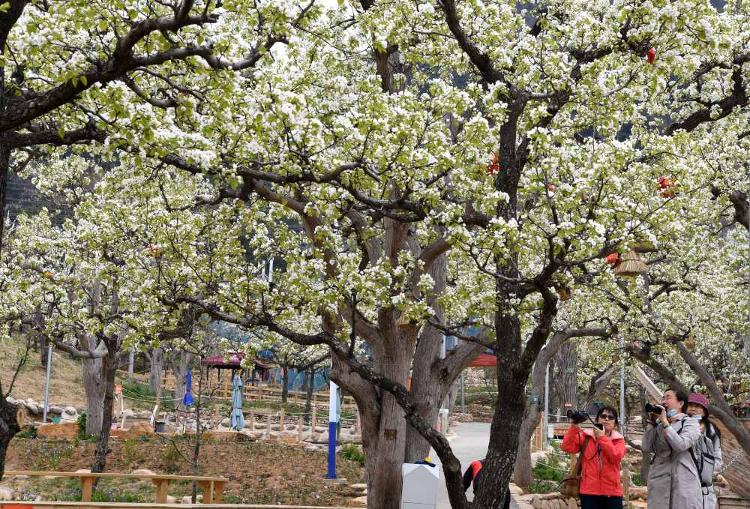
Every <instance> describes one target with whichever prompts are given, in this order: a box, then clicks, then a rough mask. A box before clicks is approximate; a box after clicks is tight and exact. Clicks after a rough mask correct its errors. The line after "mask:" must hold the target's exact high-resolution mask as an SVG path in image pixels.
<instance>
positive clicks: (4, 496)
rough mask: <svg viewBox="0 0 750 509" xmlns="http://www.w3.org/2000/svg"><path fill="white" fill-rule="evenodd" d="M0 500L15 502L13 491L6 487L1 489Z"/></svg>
mask: <svg viewBox="0 0 750 509" xmlns="http://www.w3.org/2000/svg"><path fill="white" fill-rule="evenodd" d="M0 500H13V490H12V489H10V488H6V487H4V486H2V487H0Z"/></svg>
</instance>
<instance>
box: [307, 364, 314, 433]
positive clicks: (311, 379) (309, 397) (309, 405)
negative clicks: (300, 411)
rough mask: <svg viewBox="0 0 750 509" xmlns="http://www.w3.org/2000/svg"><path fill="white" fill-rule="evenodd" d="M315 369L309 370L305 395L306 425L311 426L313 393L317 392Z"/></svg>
mask: <svg viewBox="0 0 750 509" xmlns="http://www.w3.org/2000/svg"><path fill="white" fill-rule="evenodd" d="M315 371H316V369H315V368H310V369H308V370H307V392H306V394H305V424H310V417H311V414H312V399H313V391H314V390H315Z"/></svg>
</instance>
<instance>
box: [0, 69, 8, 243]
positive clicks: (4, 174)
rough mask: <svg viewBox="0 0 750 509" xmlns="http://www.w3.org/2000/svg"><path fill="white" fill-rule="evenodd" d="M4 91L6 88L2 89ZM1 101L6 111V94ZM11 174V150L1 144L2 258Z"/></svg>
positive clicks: (0, 210)
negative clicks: (6, 202)
mask: <svg viewBox="0 0 750 509" xmlns="http://www.w3.org/2000/svg"><path fill="white" fill-rule="evenodd" d="M2 81H3V80H2V75H0V83H2ZM2 89H3V91H4V90H5V87H4V86H3V87H2ZM0 101H2V103H3V109H5V106H4V103H5V98H4V93H3V96H2V97H0ZM9 174H10V148H9V147H8V145H6V144H5V143H0V256H2V251H3V241H4V240H5V201H6V194H7V188H8V176H9Z"/></svg>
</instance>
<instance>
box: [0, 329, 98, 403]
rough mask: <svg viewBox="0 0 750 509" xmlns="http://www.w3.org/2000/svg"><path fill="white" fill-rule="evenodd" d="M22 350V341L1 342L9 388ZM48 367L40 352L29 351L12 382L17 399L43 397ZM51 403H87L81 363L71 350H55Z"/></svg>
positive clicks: (0, 369)
mask: <svg viewBox="0 0 750 509" xmlns="http://www.w3.org/2000/svg"><path fill="white" fill-rule="evenodd" d="M22 354H23V341H21V340H20V339H17V340H5V341H3V342H2V343H0V379H2V382H3V389H4V390H6V391H7V387H8V384H9V383H10V380H11V378H12V377H13V373H14V371H15V368H16V366H17V365H18V360H19V358H20V356H21V355H22ZM44 378H45V368H44V367H42V365H41V363H40V362H39V352H34V351H31V352H29V358H28V360H27V361H26V364H25V365H24V367H23V368H22V369H21V372H20V373H19V375H18V378H17V379H16V383H15V385H14V386H13V392H12V393H11V396H12V397H14V398H16V399H27V398H32V399H34V400H36V401H44ZM49 400H50V404H52V405H72V406H75V407H81V406H83V405H84V403H85V397H84V393H83V384H82V382H81V364H80V361H79V360H75V359H71V358H70V356H69V355H68V354H64V353H61V352H56V351H53V352H52V383H51V385H50V396H49Z"/></svg>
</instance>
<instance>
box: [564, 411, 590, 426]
mask: <svg viewBox="0 0 750 509" xmlns="http://www.w3.org/2000/svg"><path fill="white" fill-rule="evenodd" d="M565 415H566V416H567V417H568V419H570V420H571V421H573V422H574V423H576V424H580V423H582V422H583V421H585V420H586V419H588V418H589V414H588V413H587V412H584V411H583V410H568V411H567V412H566V413H565Z"/></svg>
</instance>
